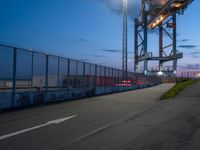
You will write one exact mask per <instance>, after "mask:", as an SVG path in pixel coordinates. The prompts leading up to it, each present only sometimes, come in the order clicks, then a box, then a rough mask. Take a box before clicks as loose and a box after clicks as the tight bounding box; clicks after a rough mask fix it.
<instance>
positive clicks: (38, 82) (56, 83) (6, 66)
mask: <svg viewBox="0 0 200 150" xmlns="http://www.w3.org/2000/svg"><path fill="white" fill-rule="evenodd" d="M160 82H161V80H160V78H158V77H155V76H144V75H142V74H135V73H133V72H128V74H127V78H123V72H122V70H119V69H114V68H110V67H105V66H100V65H95V64H91V63H87V62H81V61H77V60H73V59H68V58H63V57H58V56H53V55H48V54H45V53H42V52H37V51H30V50H27V49H21V48H17V47H12V46H6V45H2V44H0V110H1V109H6V108H13V107H20V106H28V105H35V104H41V103H47V102H56V101H62V100H72V99H77V98H82V97H90V96H95V95H103V94H108V93H114V92H121V91H127V90H133V89H137V88H143V87H147V86H153V85H155V84H159V83H160Z"/></svg>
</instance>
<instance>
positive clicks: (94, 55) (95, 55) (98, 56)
mask: <svg viewBox="0 0 200 150" xmlns="http://www.w3.org/2000/svg"><path fill="white" fill-rule="evenodd" d="M92 56H93V57H96V58H100V57H103V55H97V54H92Z"/></svg>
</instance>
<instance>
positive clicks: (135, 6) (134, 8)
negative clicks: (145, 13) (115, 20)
mask: <svg viewBox="0 0 200 150" xmlns="http://www.w3.org/2000/svg"><path fill="white" fill-rule="evenodd" d="M97 1H99V2H101V3H103V4H104V5H106V6H107V8H108V9H109V10H110V11H111V12H113V13H115V14H116V15H122V12H123V4H122V2H123V1H122V0H97ZM139 11H140V1H139V0H137V1H136V0H129V1H128V14H129V17H130V18H131V19H134V18H135V17H136V16H138V15H139Z"/></svg>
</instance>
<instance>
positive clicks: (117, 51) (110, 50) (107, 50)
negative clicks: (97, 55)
mask: <svg viewBox="0 0 200 150" xmlns="http://www.w3.org/2000/svg"><path fill="white" fill-rule="evenodd" d="M100 50H101V51H104V52H109V53H119V52H122V50H117V49H100Z"/></svg>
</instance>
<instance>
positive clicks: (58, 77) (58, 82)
mask: <svg viewBox="0 0 200 150" xmlns="http://www.w3.org/2000/svg"><path fill="white" fill-rule="evenodd" d="M57 80H58V81H57V89H59V87H60V57H58V73H57Z"/></svg>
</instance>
